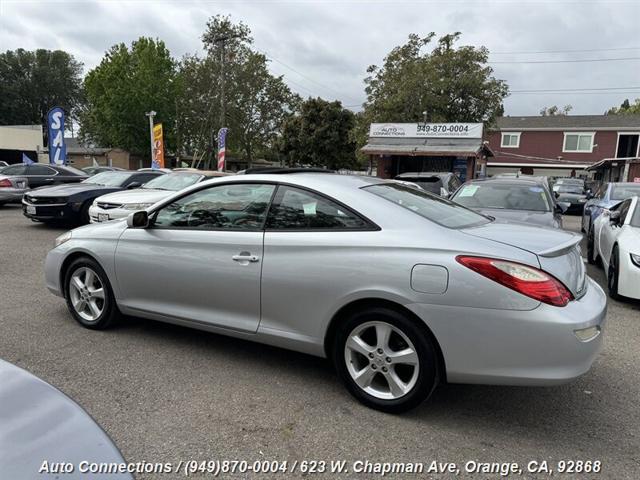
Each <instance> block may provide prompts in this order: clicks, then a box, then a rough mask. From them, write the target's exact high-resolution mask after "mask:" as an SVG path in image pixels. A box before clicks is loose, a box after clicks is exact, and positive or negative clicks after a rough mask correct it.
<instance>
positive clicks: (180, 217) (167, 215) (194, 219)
mask: <svg viewBox="0 0 640 480" xmlns="http://www.w3.org/2000/svg"><path fill="white" fill-rule="evenodd" d="M274 190H275V185H262V184H257V183H256V184H254V183H245V184H239V183H233V184H227V185H218V186H214V187H210V188H206V189H204V190H198V191H197V192H193V193H191V194H189V195H186V196H184V197H182V198H179V199H178V200H176V201H174V202H172V203H170V204H169V205H166V206H165V207H163V208H162V209H160V210H159V211H158V212H157V215H156V217H155V220H154V221H153V226H154V227H156V228H170V229H180V228H188V229H198V230H257V229H261V228H262V226H263V224H264V219H265V215H266V213H267V208H268V207H269V201H270V200H271V197H272V195H273V191H274Z"/></svg>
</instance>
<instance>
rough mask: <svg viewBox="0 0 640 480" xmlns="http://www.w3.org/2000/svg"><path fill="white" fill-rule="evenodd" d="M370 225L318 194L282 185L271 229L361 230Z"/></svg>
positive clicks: (270, 219) (270, 218)
mask: <svg viewBox="0 0 640 480" xmlns="http://www.w3.org/2000/svg"><path fill="white" fill-rule="evenodd" d="M369 227H370V225H369V224H368V223H367V222H366V221H365V220H364V219H362V218H360V217H359V216H358V215H356V214H355V213H353V212H351V211H349V210H348V209H346V208H344V207H342V206H340V205H338V204H337V203H335V202H333V201H331V200H329V199H327V198H325V197H323V196H321V195H317V194H315V193H312V192H309V191H306V190H302V189H299V188H294V187H287V186H280V187H278V192H277V193H276V197H275V199H274V201H273V204H272V206H271V209H270V210H269V216H268V218H267V228H268V229H270V230H362V229H366V228H369Z"/></svg>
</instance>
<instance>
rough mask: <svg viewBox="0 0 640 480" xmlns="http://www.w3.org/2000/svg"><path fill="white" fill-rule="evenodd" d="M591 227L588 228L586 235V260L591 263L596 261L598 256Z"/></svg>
mask: <svg viewBox="0 0 640 480" xmlns="http://www.w3.org/2000/svg"><path fill="white" fill-rule="evenodd" d="M594 235H595V233H594V231H593V228H590V229H589V235H587V261H588V262H589V263H590V264H591V265H595V264H597V263H598V256H597V254H596V250H595V248H596V246H595V238H594Z"/></svg>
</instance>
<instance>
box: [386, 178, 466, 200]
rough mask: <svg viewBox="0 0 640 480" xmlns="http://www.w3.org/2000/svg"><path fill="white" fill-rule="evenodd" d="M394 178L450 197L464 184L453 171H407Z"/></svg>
mask: <svg viewBox="0 0 640 480" xmlns="http://www.w3.org/2000/svg"><path fill="white" fill-rule="evenodd" d="M394 180H400V181H402V182H410V183H414V184H416V185H418V186H419V187H420V188H421V189H422V190H426V191H427V192H431V193H435V194H436V195H440V196H441V197H444V198H448V197H449V196H450V195H451V194H452V193H453V192H455V191H456V189H457V188H458V187H459V186H460V185H461V184H462V182H461V181H460V179H459V178H458V177H457V176H456V175H455V174H454V173H451V172H406V173H401V174H400V175H398V176H396V177H395V178H394Z"/></svg>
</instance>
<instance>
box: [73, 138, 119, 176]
mask: <svg viewBox="0 0 640 480" xmlns="http://www.w3.org/2000/svg"><path fill="white" fill-rule="evenodd" d="M64 141H65V143H66V145H67V162H68V163H69V165H72V166H74V167H76V168H84V167H90V166H92V165H95V164H96V163H97V164H98V165H100V166H101V167H118V168H124V169H125V170H127V169H129V167H130V165H129V156H130V155H129V152H127V151H126V150H122V149H121V148H103V147H88V146H86V145H82V144H81V143H80V142H78V139H77V138H65V139H64Z"/></svg>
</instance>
